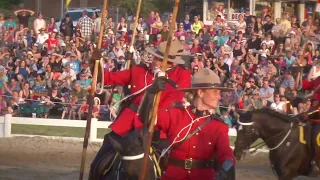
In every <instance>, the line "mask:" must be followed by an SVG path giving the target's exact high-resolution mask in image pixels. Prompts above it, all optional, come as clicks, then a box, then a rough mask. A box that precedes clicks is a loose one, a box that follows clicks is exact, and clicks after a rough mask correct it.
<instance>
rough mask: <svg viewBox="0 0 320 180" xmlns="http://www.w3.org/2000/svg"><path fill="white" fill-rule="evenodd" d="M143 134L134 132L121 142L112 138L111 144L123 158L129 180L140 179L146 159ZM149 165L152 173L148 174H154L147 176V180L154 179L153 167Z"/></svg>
mask: <svg viewBox="0 0 320 180" xmlns="http://www.w3.org/2000/svg"><path fill="white" fill-rule="evenodd" d="M142 134H145V133H142V132H141V131H132V132H130V133H129V134H128V135H126V136H124V137H122V138H121V139H120V140H115V139H112V138H110V142H111V144H112V145H113V147H114V148H115V150H116V151H117V152H118V153H119V154H120V156H121V159H122V160H121V162H122V167H123V170H124V173H125V174H126V177H127V179H132V180H138V179H139V175H140V170H141V168H142V164H143V157H144V144H145V143H144V142H146V135H142ZM149 164H150V166H149V168H150V171H148V172H152V173H148V174H147V179H154V178H155V177H154V171H153V166H152V164H151V163H149ZM148 170H149V169H148ZM152 177H153V178H152Z"/></svg>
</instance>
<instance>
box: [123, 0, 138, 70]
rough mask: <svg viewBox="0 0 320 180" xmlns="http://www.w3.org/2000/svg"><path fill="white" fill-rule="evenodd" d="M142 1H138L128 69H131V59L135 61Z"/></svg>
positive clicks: (127, 64)
mask: <svg viewBox="0 0 320 180" xmlns="http://www.w3.org/2000/svg"><path fill="white" fill-rule="evenodd" d="M141 2H142V0H139V2H138V7H137V12H136V19H135V20H134V29H133V33H132V38H131V44H130V47H129V51H130V53H132V54H131V56H130V59H129V60H128V61H127V63H126V66H127V67H126V69H130V65H131V61H133V53H134V42H135V40H136V35H137V27H138V20H139V16H140V9H141Z"/></svg>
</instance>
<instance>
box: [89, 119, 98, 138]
mask: <svg viewBox="0 0 320 180" xmlns="http://www.w3.org/2000/svg"><path fill="white" fill-rule="evenodd" d="M97 122H98V119H97V118H92V119H91V129H90V136H89V142H95V141H96V140H97V133H98V130H97V128H98V127H97Z"/></svg>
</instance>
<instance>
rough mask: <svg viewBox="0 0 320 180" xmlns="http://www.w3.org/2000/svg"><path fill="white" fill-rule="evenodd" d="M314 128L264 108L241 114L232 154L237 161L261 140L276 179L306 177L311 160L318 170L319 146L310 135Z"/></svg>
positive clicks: (285, 179) (319, 161)
mask: <svg viewBox="0 0 320 180" xmlns="http://www.w3.org/2000/svg"><path fill="white" fill-rule="evenodd" d="M316 126H317V125H315V126H314V127H316ZM314 127H311V126H310V125H309V124H308V123H301V121H300V120H299V118H293V117H289V116H287V115H284V114H281V113H278V112H276V111H273V110H271V109H267V108H264V109H260V110H254V111H251V112H245V113H241V114H240V118H239V120H238V127H237V139H236V143H235V149H234V155H235V157H236V159H238V160H241V159H242V158H243V157H244V156H245V154H246V152H248V151H249V149H250V148H252V147H250V146H251V145H252V144H253V143H254V142H255V141H256V140H257V139H259V138H261V139H262V140H263V141H264V143H265V145H266V146H267V147H268V149H269V150H270V152H269V160H270V162H271V165H272V168H273V170H274V171H275V172H276V174H277V175H278V178H279V180H291V179H293V178H295V177H297V176H300V175H303V176H308V175H310V173H311V169H312V168H311V162H312V160H314V161H313V162H315V164H314V165H317V166H318V167H320V145H319V144H317V142H316V138H313V137H314V136H313V135H311V134H312V132H314V131H312V130H311V129H313V128H314ZM302 128H303V129H302ZM302 130H303V131H302ZM319 131H320V130H319V129H318V132H317V134H319Z"/></svg>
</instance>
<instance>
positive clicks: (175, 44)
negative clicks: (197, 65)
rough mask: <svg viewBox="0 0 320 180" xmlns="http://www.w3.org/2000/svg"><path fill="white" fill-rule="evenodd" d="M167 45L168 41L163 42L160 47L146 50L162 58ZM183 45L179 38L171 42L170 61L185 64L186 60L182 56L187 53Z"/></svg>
mask: <svg viewBox="0 0 320 180" xmlns="http://www.w3.org/2000/svg"><path fill="white" fill-rule="evenodd" d="M166 47H167V41H164V42H161V43H160V45H159V48H158V49H156V50H155V49H154V48H150V47H148V48H146V51H147V52H148V53H150V54H151V55H153V56H156V57H158V58H160V59H164V55H165V51H166ZM183 52H184V50H183V47H182V44H181V42H180V41H179V40H177V39H176V40H174V41H172V42H171V46H170V49H169V56H168V61H169V62H172V63H176V64H185V61H184V60H183V59H182V56H183V55H185V54H184V53H183Z"/></svg>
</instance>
